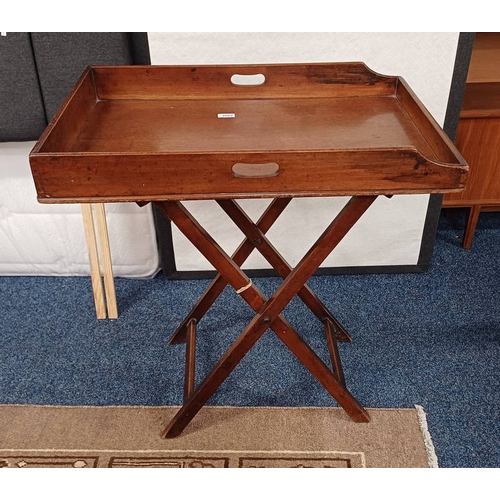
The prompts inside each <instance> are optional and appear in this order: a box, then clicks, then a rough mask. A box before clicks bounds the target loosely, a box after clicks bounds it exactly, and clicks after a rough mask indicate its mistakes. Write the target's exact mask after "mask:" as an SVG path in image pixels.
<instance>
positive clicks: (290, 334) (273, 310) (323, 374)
mask: <svg viewBox="0 0 500 500" xmlns="http://www.w3.org/2000/svg"><path fill="white" fill-rule="evenodd" d="M376 198H377V196H355V197H353V198H351V200H350V201H349V202H348V203H347V204H346V206H345V207H344V208H343V209H342V210H341V212H340V213H339V214H338V215H337V217H336V218H335V219H334V220H333V222H332V223H331V224H330V225H329V226H328V228H327V229H326V230H325V231H324V233H323V234H322V235H321V236H320V237H319V238H318V240H317V241H316V243H315V244H314V245H313V246H312V247H311V249H310V250H309V251H308V252H307V254H306V255H305V256H304V257H303V258H302V260H301V261H300V262H299V264H298V265H297V266H296V267H295V268H294V269H292V268H291V267H290V266H289V264H287V262H286V261H285V259H284V258H283V257H282V256H281V255H280V254H279V253H278V251H277V250H276V249H275V248H274V247H273V245H272V244H271V243H270V242H269V240H268V239H267V238H266V236H265V233H266V232H267V231H268V230H269V228H270V227H271V226H272V224H273V223H274V221H275V220H276V219H277V218H278V216H279V215H280V214H281V213H282V212H283V210H284V209H285V207H286V206H287V204H288V203H289V202H290V200H291V198H277V199H275V200H274V201H273V202H272V203H271V204H270V205H269V207H268V208H267V210H266V211H265V212H264V214H263V215H262V216H261V218H260V219H259V221H258V222H257V223H254V222H253V221H251V220H250V219H249V218H248V216H247V215H246V214H245V213H244V212H243V210H242V209H241V208H240V206H239V205H238V204H237V203H236V202H235V201H234V200H217V202H218V204H219V205H220V206H221V208H222V209H223V210H224V211H225V212H226V214H227V215H228V216H229V217H230V218H231V219H232V220H233V222H234V223H235V224H236V225H237V226H238V227H239V228H240V230H241V231H242V232H243V233H244V234H245V236H246V239H245V240H244V241H243V243H242V244H241V245H240V246H239V248H238V249H237V250H236V252H235V253H234V255H233V256H232V258H231V257H229V256H228V255H227V254H226V253H225V252H224V250H222V248H221V247H220V246H219V245H218V244H217V242H216V241H215V240H214V239H213V238H212V237H211V236H210V235H209V234H208V233H207V232H206V231H205V230H204V229H203V228H202V227H201V226H200V224H199V223H198V222H197V221H196V220H195V219H194V218H193V216H192V215H191V214H190V213H189V212H188V211H187V210H186V209H185V208H184V207H183V205H182V204H181V203H179V202H177V201H165V202H156V205H157V207H158V208H159V209H160V211H161V212H162V213H163V214H164V215H165V216H166V217H168V218H169V219H170V220H171V221H172V222H173V223H174V224H175V225H176V226H177V227H178V228H179V230H180V231H181V232H182V233H183V234H184V235H185V236H186V237H187V238H188V239H189V240H190V241H191V243H193V245H194V246H195V247H196V248H197V249H198V250H199V251H200V252H201V253H202V254H203V255H204V256H205V258H206V259H207V260H208V261H209V262H210V263H211V264H212V265H213V266H214V267H215V268H216V269H217V271H218V272H219V274H218V275H217V276H216V277H215V279H214V280H213V281H212V283H211V284H210V286H209V287H208V289H207V291H206V292H205V294H204V295H203V296H202V297H201V298H200V300H199V301H198V303H197V304H196V305H195V306H194V308H193V309H192V310H191V312H190V313H189V314H188V316H187V317H186V319H185V320H184V321H183V322H182V324H181V325H180V327H179V328H178V329H177V331H176V332H175V333H174V335H173V336H172V338H171V339H170V342H171V343H173V344H175V343H182V342H185V343H186V368H185V381H184V404H183V406H182V407H181V408H180V409H179V411H178V412H177V413H176V415H175V416H174V417H173V419H172V420H171V421H170V423H169V424H168V426H167V427H166V429H165V430H164V431H163V433H162V437H165V438H173V437H176V436H178V435H179V434H180V433H181V432H182V431H183V430H184V428H185V427H186V426H187V425H188V424H189V422H190V421H191V420H192V419H193V418H194V416H195V415H196V414H197V413H198V411H199V410H200V409H201V408H202V407H203V405H204V404H205V403H206V402H207V401H208V400H209V399H210V397H211V396H212V395H213V394H214V392H215V391H216V390H217V388H218V387H219V386H220V385H221V384H222V382H224V380H225V379H226V378H227V376H228V375H229V374H230V373H231V371H232V370H233V369H234V368H235V367H236V366H237V364H238V363H239V362H240V361H241V360H242V359H243V357H244V356H245V355H246V353H247V352H248V351H249V350H250V349H251V348H252V346H253V345H254V344H255V343H256V342H257V340H258V339H259V338H260V337H261V336H262V335H263V333H264V332H265V331H266V330H267V329H268V328H270V329H271V330H273V331H274V333H275V334H276V335H277V336H278V337H279V339H280V340H281V341H282V342H283V343H284V344H285V345H286V346H287V347H288V348H289V349H290V350H291V351H292V352H293V353H294V354H295V356H297V358H298V359H299V360H300V361H301V362H302V363H303V364H304V365H305V367H306V368H307V369H308V370H309V371H310V372H311V373H312V374H313V375H314V376H315V377H316V379H317V380H318V381H319V382H320V383H321V384H322V385H323V387H324V388H325V389H326V390H327V391H328V392H329V393H330V394H331V395H332V396H333V397H334V398H335V399H336V400H337V401H338V403H339V404H340V405H341V406H342V407H343V408H344V410H345V411H346V412H347V414H348V415H349V416H350V417H351V419H352V420H354V421H355V422H369V421H370V417H369V415H368V413H367V411H366V410H365V409H364V408H363V407H362V406H361V405H360V404H359V403H358V401H356V399H355V398H354V397H353V396H352V394H351V393H350V392H349V391H348V390H347V388H346V384H345V380H344V375H343V371H342V365H341V362H340V357H339V352H338V348H337V341H344V342H345V341H347V342H349V341H350V340H351V339H350V337H349V335H348V334H347V333H346V332H345V330H344V329H343V328H342V326H341V325H340V324H339V323H338V321H337V320H336V319H335V318H334V317H333V315H332V314H331V313H330V312H329V311H328V309H327V308H326V307H325V306H324V305H323V304H322V303H321V302H320V300H319V299H318V297H317V296H316V295H315V294H314V293H313V292H312V291H311V289H310V288H309V287H308V286H307V285H306V284H305V283H306V281H307V280H308V279H309V278H310V277H311V276H312V275H313V274H314V272H316V270H317V269H318V267H319V266H320V265H321V264H322V262H323V261H324V260H325V259H326V257H327V256H328V255H329V254H330V253H331V252H332V250H333V249H334V248H335V247H336V246H337V245H338V244H339V243H340V241H342V239H343V238H344V236H345V235H346V234H347V233H348V232H349V230H350V229H351V228H352V227H353V226H354V224H355V223H356V222H357V221H358V219H359V218H360V217H361V216H362V215H363V213H365V211H366V210H367V209H368V208H369V207H370V205H371V204H372V203H373V202H374V201H375V199H376ZM254 248H256V249H257V250H258V251H259V252H260V253H261V254H262V255H263V256H264V257H265V258H266V259H267V261H268V262H269V263H270V264H271V266H272V267H273V268H274V269H275V270H276V271H277V273H278V274H279V275H280V276H281V277H283V278H284V281H283V283H282V284H281V286H280V287H279V288H278V289H277V290H276V292H275V293H274V294H273V295H272V296H271V297H270V298H269V299H266V297H265V296H264V295H263V294H262V293H261V291H260V290H259V289H258V288H257V287H256V286H255V285H254V284H253V283H252V280H251V279H250V278H248V276H247V275H246V274H245V273H244V272H243V271H242V270H241V268H240V266H241V265H242V264H243V263H244V262H245V260H246V259H247V258H248V256H249V255H250V253H251V252H252V250H253V249H254ZM227 284H230V285H231V286H232V287H233V288H234V289H235V290H236V293H238V294H239V295H240V296H241V297H242V298H243V299H244V300H245V301H246V302H247V303H248V304H249V305H250V307H251V308H252V309H253V310H254V311H255V316H254V317H253V319H252V320H251V321H250V323H249V324H248V325H247V327H246V328H245V329H244V330H243V332H242V333H241V334H240V335H239V337H238V338H237V339H236V340H235V341H234V343H233V344H232V345H231V346H230V347H229V349H228V350H227V351H226V353H225V354H224V355H223V356H222V357H221V358H220V359H219V361H218V362H217V363H216V365H215V366H214V368H213V369H212V371H211V372H210V373H209V374H208V375H207V376H206V377H205V379H204V380H203V382H202V383H201V384H200V385H199V386H198V387H197V388H195V387H194V373H195V340H196V325H197V323H198V322H199V321H200V320H201V318H202V317H203V316H204V314H205V313H206V312H207V311H208V309H209V308H210V306H211V305H212V304H213V303H214V301H215V300H216V298H217V297H218V296H219V294H220V293H221V292H222V290H223V289H224V288H225V286H226V285H227ZM295 295H298V296H299V297H300V299H301V300H302V301H303V302H304V303H305V304H306V305H307V306H308V307H309V309H310V310H311V311H312V312H313V313H314V314H315V315H316V317H317V318H318V319H319V320H320V321H321V322H322V323H323V324H324V328H325V333H326V339H327V343H328V350H329V353H330V358H331V362H332V367H333V369H332V370H330V369H329V368H328V367H327V366H326V365H325V364H324V363H323V361H321V359H320V358H319V357H318V356H317V355H316V354H315V353H314V351H313V350H312V349H311V348H310V347H309V346H308V345H307V344H306V342H304V340H303V339H302V338H301V337H300V335H299V334H298V333H297V332H296V331H295V330H294V328H293V327H292V326H291V325H290V323H288V322H287V320H286V319H285V318H284V317H283V316H281V312H282V311H283V309H284V308H285V307H286V306H287V304H288V303H289V302H290V301H291V300H292V298H293V297H294V296H295Z"/></svg>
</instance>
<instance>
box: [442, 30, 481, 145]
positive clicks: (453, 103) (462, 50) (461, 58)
mask: <svg viewBox="0 0 500 500" xmlns="http://www.w3.org/2000/svg"><path fill="white" fill-rule="evenodd" d="M474 37H475V33H460V36H459V38H458V47H457V57H456V58H455V67H454V68H453V78H452V81H451V89H450V98H449V99H448V107H447V109H446V117H445V120H444V126H443V129H444V131H445V132H446V133H447V134H448V137H449V138H450V139H451V140H452V141H454V140H455V135H456V133H457V128H458V120H459V118H460V110H461V109H462V101H463V98H464V92H465V84H466V81H467V73H468V72H469V64H470V58H471V56H472V46H473V45H474Z"/></svg>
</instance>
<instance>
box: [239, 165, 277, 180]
mask: <svg viewBox="0 0 500 500" xmlns="http://www.w3.org/2000/svg"><path fill="white" fill-rule="evenodd" d="M279 169H280V167H279V165H278V164H277V163H274V162H271V163H235V164H234V165H233V175H234V176H235V177H242V178H253V179H255V178H263V177H275V176H276V175H278V170H279Z"/></svg>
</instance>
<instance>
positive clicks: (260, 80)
mask: <svg viewBox="0 0 500 500" xmlns="http://www.w3.org/2000/svg"><path fill="white" fill-rule="evenodd" d="M265 81H266V77H265V76H264V75H263V74H262V73H256V74H255V75H239V74H238V73H235V74H234V75H233V76H232V77H231V83H232V84H233V85H237V86H244V87H258V86H259V85H263V84H264V82H265Z"/></svg>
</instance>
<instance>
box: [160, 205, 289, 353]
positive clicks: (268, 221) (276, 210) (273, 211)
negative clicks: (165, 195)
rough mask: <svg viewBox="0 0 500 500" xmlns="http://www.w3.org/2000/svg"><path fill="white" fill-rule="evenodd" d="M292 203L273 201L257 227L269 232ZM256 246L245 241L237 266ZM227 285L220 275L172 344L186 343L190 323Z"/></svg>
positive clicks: (171, 341)
mask: <svg viewBox="0 0 500 500" xmlns="http://www.w3.org/2000/svg"><path fill="white" fill-rule="evenodd" d="M290 201H291V198H277V199H275V200H273V202H272V203H271V204H270V205H269V207H268V208H267V209H266V210H265V212H264V213H263V214H262V216H261V217H260V219H259V221H258V222H257V226H258V227H259V229H260V230H261V231H262V232H263V233H266V232H267V231H269V229H270V228H271V226H272V225H273V224H274V222H275V221H276V219H277V218H278V217H279V216H280V214H281V213H282V212H283V210H285V208H286V206H287V205H288V204H289V203H290ZM157 206H158V208H159V210H160V211H161V212H163V213H164V215H165V216H166V217H168V215H167V214H166V213H165V209H164V208H163V207H162V206H161V205H160V204H157ZM254 246H255V245H254V244H253V243H252V242H251V241H250V240H249V239H248V238H247V239H246V240H244V241H243V242H242V243H241V245H240V246H239V247H238V249H237V250H236V252H235V253H234V254H233V256H232V260H233V261H234V262H235V264H236V265H238V266H241V265H242V264H243V263H244V262H245V261H246V259H247V258H248V257H249V255H250V254H251V253H252V250H253V249H254ZM226 285H227V281H226V279H225V278H224V277H223V276H221V275H220V274H217V276H216V277H215V278H214V280H213V281H212V283H211V284H210V286H209V287H208V288H207V290H206V292H205V293H204V294H203V295H202V297H201V298H200V300H199V301H198V302H197V304H196V305H195V306H194V307H193V309H192V310H191V312H190V313H189V314H188V315H187V316H186V318H185V319H184V321H183V322H182V323H181V325H180V326H179V328H177V330H176V331H175V333H174V334H173V335H172V337H171V339H170V343H171V344H180V343H183V342H185V341H186V331H187V325H188V323H189V322H190V321H191V320H192V319H194V320H196V321H197V322H199V321H200V320H201V318H202V317H203V316H204V315H205V314H206V312H207V311H208V310H209V309H210V307H211V305H212V304H213V303H214V302H215V300H216V299H217V297H218V296H219V295H220V294H221V293H222V291H223V290H224V288H225V287H226Z"/></svg>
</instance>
